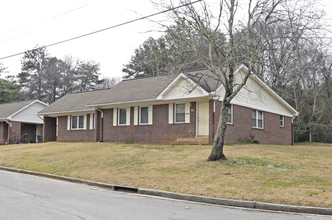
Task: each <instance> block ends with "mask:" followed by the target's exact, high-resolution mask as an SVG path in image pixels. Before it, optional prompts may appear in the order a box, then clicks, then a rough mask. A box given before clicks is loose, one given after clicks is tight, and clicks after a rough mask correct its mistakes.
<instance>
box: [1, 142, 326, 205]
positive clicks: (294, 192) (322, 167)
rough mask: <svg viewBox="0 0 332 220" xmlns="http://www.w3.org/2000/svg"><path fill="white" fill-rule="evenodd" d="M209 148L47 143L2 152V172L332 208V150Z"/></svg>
mask: <svg viewBox="0 0 332 220" xmlns="http://www.w3.org/2000/svg"><path fill="white" fill-rule="evenodd" d="M210 150H211V147H210V146H159V145H141V144H116V143H56V142H53V143H46V144H26V145H10V146H0V166H7V167H16V168H20V169H26V170H33V171H40V172H46V173H52V174H57V175H63V176H70V177H75V178H82V179H87V180H94V181H99V182H106V183H111V184H119V185H127V186H133V187H140V188H151V189H158V190H165V191H172V192H179V193H187V194H195V195H203V196H211V197H219V198H229V199H243V200H255V201H262V202H272V203H281V204H292V205H303V206H320V207H329V208H332V144H312V145H309V144H302V145H296V146H273V145H261V144H259V145H253V144H249V145H227V146H225V154H226V156H227V157H228V158H229V160H228V161H219V162H206V161H205V160H206V158H207V157H208V155H209V153H210Z"/></svg>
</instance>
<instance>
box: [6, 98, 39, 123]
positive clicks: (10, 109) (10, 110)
mask: <svg viewBox="0 0 332 220" xmlns="http://www.w3.org/2000/svg"><path fill="white" fill-rule="evenodd" d="M34 101H35V100H29V101H23V102H12V103H6V104H0V119H6V118H8V117H9V116H11V115H12V114H14V113H16V112H17V111H19V110H21V109H22V108H24V107H25V106H27V105H29V104H31V103H32V102H34Z"/></svg>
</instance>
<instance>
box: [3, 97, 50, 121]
mask: <svg viewBox="0 0 332 220" xmlns="http://www.w3.org/2000/svg"><path fill="white" fill-rule="evenodd" d="M36 102H38V103H40V104H42V105H45V107H47V106H48V104H46V103H44V102H42V101H39V100H35V101H32V102H31V103H30V104H28V105H26V106H24V107H23V108H21V109H20V110H18V111H16V112H14V113H13V114H11V115H10V116H8V119H11V118H12V117H13V116H15V115H16V114H18V113H20V112H21V111H23V110H24V109H26V108H28V107H30V106H31V105H33V104H35V103H36Z"/></svg>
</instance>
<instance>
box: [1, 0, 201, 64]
mask: <svg viewBox="0 0 332 220" xmlns="http://www.w3.org/2000/svg"><path fill="white" fill-rule="evenodd" d="M201 1H203V0H197V1H194V2H189V3H186V4H183V5H179V6H177V7H172V8H170V9H167V10H164V11H160V12H156V13H153V14H150V15H146V16H142V17H139V18H136V19H133V20H129V21H126V22H123V23H120V24H116V25H113V26H110V27H107V28H103V29H99V30H97V31H93V32H89V33H87V34H82V35H79V36H76V37H72V38H68V39H66V40H62V41H58V42H55V43H51V44H48V45H44V46H41V47H38V48H34V49H32V50H27V51H24V52H19V53H15V54H12V55H8V56H4V57H0V60H4V59H7V58H11V57H15V56H19V55H22V54H24V53H26V52H29V51H35V50H38V49H41V48H47V47H52V46H55V45H58V44H63V43H66V42H69V41H73V40H77V39H80V38H83V37H87V36H90V35H93V34H97V33H100V32H103V31H106V30H110V29H113V28H117V27H120V26H124V25H127V24H130V23H134V22H137V21H140V20H144V19H147V18H150V17H153V16H156V15H160V14H164V13H167V12H170V11H173V10H176V9H179V8H182V7H186V6H189V5H192V4H195V3H198V2H201Z"/></svg>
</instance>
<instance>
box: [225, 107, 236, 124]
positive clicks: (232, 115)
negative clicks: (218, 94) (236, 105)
mask: <svg viewBox="0 0 332 220" xmlns="http://www.w3.org/2000/svg"><path fill="white" fill-rule="evenodd" d="M227 116H228V112H227ZM233 117H234V114H233V105H231V122H227V124H229V125H232V124H233ZM226 121H227V118H226Z"/></svg>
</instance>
